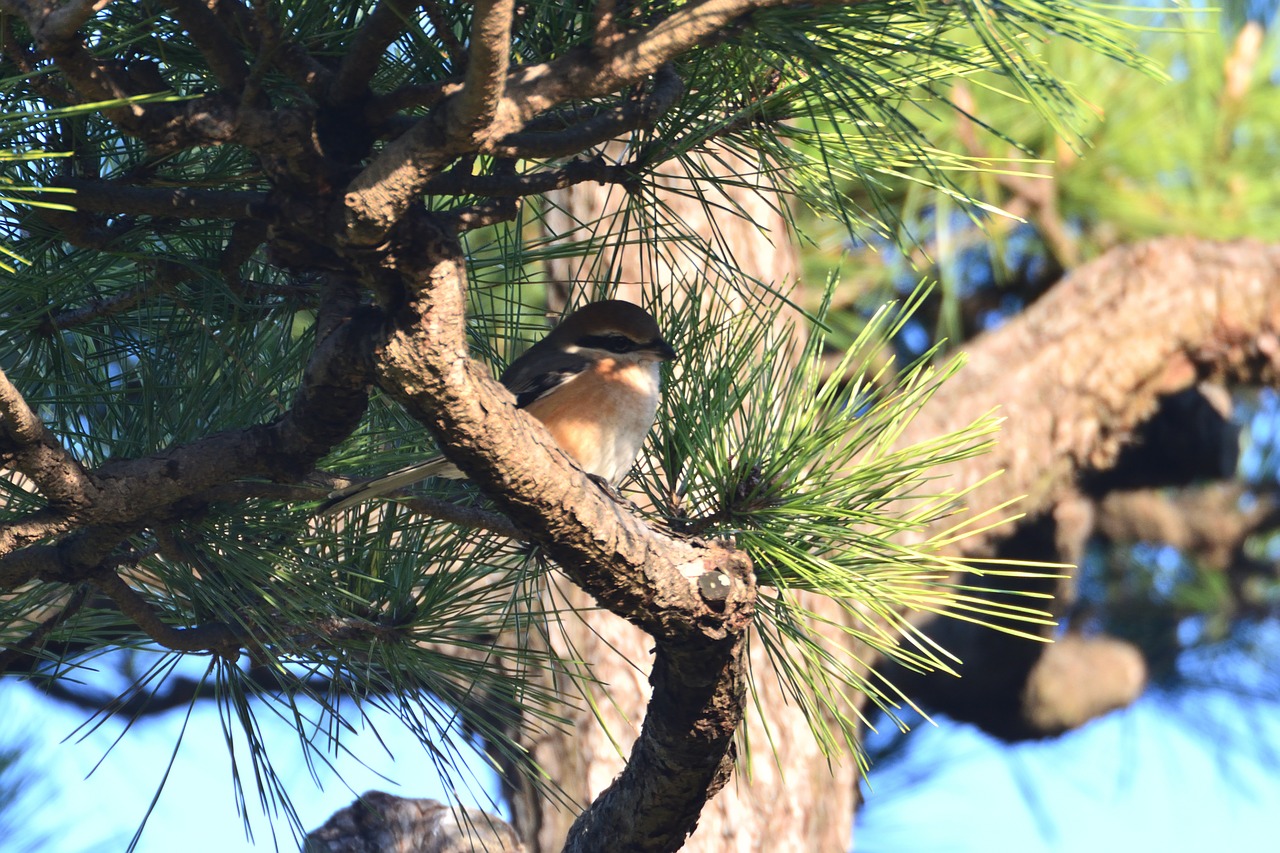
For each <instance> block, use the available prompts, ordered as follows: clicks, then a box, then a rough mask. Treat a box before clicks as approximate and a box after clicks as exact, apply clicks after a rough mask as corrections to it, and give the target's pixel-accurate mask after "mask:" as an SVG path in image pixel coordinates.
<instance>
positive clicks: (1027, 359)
mask: <svg viewBox="0 0 1280 853" xmlns="http://www.w3.org/2000/svg"><path fill="white" fill-rule="evenodd" d="M1098 317H1107V318H1108V322H1106V323H1100V322H1098V321H1097V318H1098ZM966 350H967V354H968V363H967V365H966V367H965V368H964V369H963V370H961V371H960V373H959V375H958V376H956V377H955V378H954V379H952V380H950V381H948V382H947V383H946V384H945V385H944V386H943V387H942V388H941V389H940V390H939V392H938V393H937V394H936V395H935V396H934V397H933V399H932V400H930V403H929V405H928V406H927V407H926V408H925V409H924V410H923V411H921V413H920V414H919V416H918V417H917V418H916V420H915V421H914V422H913V423H912V424H911V426H910V427H909V428H908V430H907V432H906V434H905V435H904V436H903V443H904V444H905V443H910V442H912V441H918V440H922V439H924V438H925V437H928V436H936V435H941V434H943V433H945V432H947V431H949V430H951V429H954V428H955V426H956V425H958V424H962V423H967V422H969V421H971V420H972V419H973V418H974V417H976V416H978V415H980V414H982V413H983V412H986V411H990V410H991V409H993V408H997V407H998V408H999V409H1000V410H1001V414H1003V415H1004V416H1005V417H1006V422H1005V425H1004V428H1003V430H1002V435H1001V439H1000V441H999V443H998V444H997V446H996V448H995V450H994V451H993V452H992V453H990V454H987V455H984V456H981V457H978V458H976V459H973V460H969V461H966V462H963V463H959V464H955V465H952V466H950V467H949V468H948V469H946V472H945V473H946V474H949V475H950V476H951V478H952V480H951V484H952V485H954V486H956V487H959V486H964V485H968V484H972V483H975V482H977V481H978V480H979V479H981V478H982V477H984V476H985V475H986V474H987V473H988V472H990V471H992V470H999V469H1004V471H1005V473H1004V474H1003V475H1002V476H1001V477H999V478H997V479H996V480H995V481H993V482H992V483H991V484H989V485H987V486H984V487H983V488H982V490H981V491H980V492H979V493H977V494H976V495H975V496H974V497H973V499H972V500H971V503H972V504H973V505H981V506H993V505H996V504H998V503H1001V502H1003V501H1004V500H1007V499H1011V498H1015V497H1017V496H1019V495H1027V498H1026V500H1024V501H1022V502H1021V503H1020V504H1019V505H1018V508H1019V510H1021V511H1025V512H1027V513H1029V514H1031V515H1035V514H1037V513H1040V512H1044V511H1046V510H1048V509H1050V508H1051V507H1052V506H1053V505H1054V504H1055V503H1056V502H1057V500H1058V499H1059V498H1060V497H1061V496H1063V495H1067V494H1069V493H1070V492H1071V490H1072V489H1073V488H1074V485H1075V483H1076V482H1077V480H1078V478H1079V477H1080V476H1082V475H1083V474H1085V473H1088V472H1092V471H1097V470H1103V469H1106V468H1107V467H1108V466H1110V465H1112V464H1114V462H1115V460H1116V459H1117V456H1118V454H1119V452H1120V450H1121V448H1123V447H1124V446H1125V443H1126V442H1127V441H1128V440H1129V439H1130V438H1131V437H1132V436H1133V435H1134V434H1135V431H1136V430H1137V428H1138V426H1139V425H1140V424H1141V423H1143V422H1144V421H1146V420H1147V419H1148V418H1150V417H1151V416H1152V414H1153V413H1154V412H1155V411H1156V409H1157V406H1158V404H1159V402H1160V400H1161V399H1162V398H1164V397H1166V396H1168V395H1171V394H1174V393H1177V392H1179V391H1182V390H1184V389H1187V388H1190V387H1192V386H1194V385H1196V384H1197V383H1198V382H1200V381H1201V380H1203V379H1205V378H1209V377H1228V378H1231V379H1233V380H1236V381H1246V382H1260V381H1272V380H1274V379H1275V378H1276V376H1277V374H1278V373H1280V369H1278V368H1280V247H1276V246H1267V245H1263V244H1260V243H1255V242H1247V241H1242V242H1236V243H1214V242H1209V241H1205V240H1195V239H1189V238H1166V239H1161V240H1153V241H1150V242H1148V243H1141V244H1138V245H1135V246H1128V247H1124V248H1120V249H1115V250H1113V251H1111V252H1108V253H1107V254H1106V255H1103V256H1102V257H1101V258H1099V259H1098V260H1096V261H1093V262H1092V263H1089V264H1086V265H1084V266H1082V267H1080V268H1079V269H1077V270H1075V271H1074V272H1072V273H1071V274H1070V275H1069V276H1067V278H1065V279H1064V280H1063V281H1062V282H1060V283H1059V284H1058V285H1056V286H1055V287H1053V288H1052V289H1051V290H1050V291H1049V292H1048V293H1047V294H1046V295H1045V296H1044V297H1042V298H1041V299H1040V300H1039V301H1037V302H1035V303H1034V304H1032V305H1031V306H1030V307H1029V308H1027V310H1026V311H1024V312H1023V313H1022V314H1021V315H1019V316H1018V317H1016V318H1014V319H1012V320H1010V321H1009V322H1008V323H1006V324H1005V325H1004V326H1002V327H1000V328H999V329H996V330H994V331H992V332H989V333H987V334H985V335H982V336H980V337H978V338H975V339H974V340H973V341H971V342H970V343H969V344H968V345H967V347H966ZM1118 353H1122V354H1123V357H1119V356H1118V355H1117V354H1118ZM940 473H942V472H940ZM1006 533H1007V531H1005V530H1003V529H998V530H993V531H989V532H987V533H984V534H982V535H980V536H976V537H973V538H972V539H969V540H965V542H964V543H963V547H965V548H966V549H967V550H970V551H974V552H981V551H984V550H986V549H988V548H990V546H991V543H992V541H993V539H995V538H997V537H1000V536H1002V535H1005V534H1006Z"/></svg>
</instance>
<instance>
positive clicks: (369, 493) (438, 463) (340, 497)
mask: <svg viewBox="0 0 1280 853" xmlns="http://www.w3.org/2000/svg"><path fill="white" fill-rule="evenodd" d="M461 476H462V472H461V471H459V470H458V469H457V467H455V466H454V464H453V463H452V462H450V461H449V460H447V459H445V458H444V457H443V456H437V457H435V458H433V459H428V460H427V461H426V462H418V463H416V464H414V465H410V466H409V467H407V468H401V469H400V470H398V471H392V472H391V473H390V474H384V475H383V476H381V477H376V478H374V479H372V480H366V481H364V482H363V483H356V484H355V485H351V486H347V487H346V488H345V489H338V490H337V491H335V492H330V493H329V500H327V501H326V502H325V503H324V504H322V505H321V507H320V510H319V512H320V514H321V515H329V514H331V513H335V512H341V511H342V510H344V509H346V508H347V507H350V506H355V505H356V504H358V503H361V502H362V501H367V500H370V499H371V498H376V497H380V496H381V495H385V494H387V493H389V492H394V491H396V490H397V489H403V488H405V487H406V486H412V485H413V484H414V483H417V482H420V481H422V480H426V479H427V478H429V477H448V478H449V479H451V480H456V479H458V478H460V477H461Z"/></svg>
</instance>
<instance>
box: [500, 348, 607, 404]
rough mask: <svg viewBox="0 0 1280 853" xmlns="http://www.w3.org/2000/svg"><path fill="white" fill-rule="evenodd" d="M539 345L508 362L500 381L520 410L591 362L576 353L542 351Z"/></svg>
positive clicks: (557, 386) (584, 368)
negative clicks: (508, 365) (509, 363)
mask: <svg viewBox="0 0 1280 853" xmlns="http://www.w3.org/2000/svg"><path fill="white" fill-rule="evenodd" d="M541 346H542V345H541V342H539V343H538V344H535V345H534V346H533V347H532V348H531V349H530V350H529V351H528V352H526V353H525V354H524V355H522V356H520V357H519V358H517V359H516V360H515V361H513V362H511V366H510V367H508V368H507V369H506V370H505V371H503V373H502V378H501V380H499V381H501V382H502V384H503V385H505V386H507V390H508V391H510V392H511V393H512V394H515V395H516V406H517V407H518V408H521V409H523V408H524V407H525V406H528V405H529V404H530V403H532V402H533V401H534V400H537V399H539V398H541V397H544V396H546V395H547V394H549V393H551V392H552V391H554V390H555V389H556V388H559V387H560V386H561V385H563V384H564V383H566V382H568V381H569V380H571V379H573V378H574V377H576V376H577V375H578V374H580V373H582V372H583V371H584V370H586V369H587V368H588V367H589V366H590V365H591V360H590V359H588V358H586V357H585V356H582V355H579V354H577V353H571V352H565V351H564V350H559V349H542V348H541Z"/></svg>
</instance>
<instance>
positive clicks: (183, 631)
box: [89, 568, 245, 657]
mask: <svg viewBox="0 0 1280 853" xmlns="http://www.w3.org/2000/svg"><path fill="white" fill-rule="evenodd" d="M89 582H90V583H92V584H93V585H94V586H95V587H97V588H98V589H99V590H100V591H101V592H102V594H103V595H105V596H107V597H108V598H110V599H111V600H112V601H113V602H115V604H116V607H119V608H120V612H121V613H122V614H124V615H125V616H127V617H128V618H129V619H131V620H132V621H133V623H134V624H135V625H137V626H138V627H139V628H141V629H142V630H143V631H144V632H145V633H146V635H147V636H148V637H150V638H151V639H153V640H155V641H156V642H157V643H159V644H160V645H162V646H164V647H165V648H168V649H173V650H174V651H176V652H216V653H218V654H221V655H224V656H226V657H235V656H237V655H239V652H240V647H241V645H242V644H243V643H244V641H245V636H244V634H243V633H242V632H241V631H240V630H238V629H236V628H233V627H232V626H230V625H227V624H224V623H215V624H211V625H200V626H197V627H195V628H175V627H173V626H172V625H169V624H168V623H166V622H165V621H164V620H163V619H161V618H160V614H159V613H157V612H156V609H155V608H154V607H152V606H151V604H150V603H149V602H148V601H147V600H146V599H145V598H143V597H142V596H141V595H139V594H138V592H137V591H136V590H135V589H134V588H133V587H131V586H129V584H128V583H126V582H125V580H124V579H123V578H122V577H120V576H119V575H118V574H116V573H115V572H113V571H111V570H110V569H105V568H104V569H101V570H99V571H96V572H94V573H93V574H92V575H90V577H89Z"/></svg>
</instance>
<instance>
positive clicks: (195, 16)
mask: <svg viewBox="0 0 1280 853" xmlns="http://www.w3.org/2000/svg"><path fill="white" fill-rule="evenodd" d="M167 5H168V6H169V7H170V8H171V9H173V11H174V16H175V17H176V18H177V20H178V23H180V24H182V28H183V29H184V30H186V32H187V37H188V38H190V39H191V42H192V44H194V45H195V46H196V49H197V50H199V51H200V55H201V56H203V57H204V59H205V62H207V63H209V69H210V70H211V71H212V72H213V75H214V76H215V77H216V78H217V79H218V83H219V84H220V85H221V86H222V88H224V89H227V90H229V91H233V92H239V91H241V90H242V89H243V88H244V85H245V82H246V80H248V77H249V68H248V65H247V64H246V63H245V58H244V53H243V51H242V50H241V47H240V45H239V44H238V43H237V42H236V40H235V39H234V38H232V36H231V33H230V32H229V31H228V30H227V28H226V27H225V26H224V25H223V22H222V19H221V18H220V17H219V15H218V14H217V13H216V12H215V11H214V10H213V9H212V8H211V7H210V5H208V4H206V3H204V2H201V0H168V2H167ZM218 5H221V4H218Z"/></svg>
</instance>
